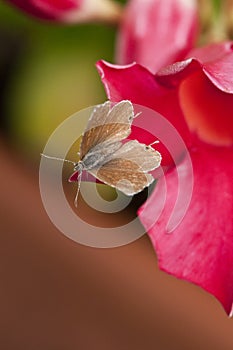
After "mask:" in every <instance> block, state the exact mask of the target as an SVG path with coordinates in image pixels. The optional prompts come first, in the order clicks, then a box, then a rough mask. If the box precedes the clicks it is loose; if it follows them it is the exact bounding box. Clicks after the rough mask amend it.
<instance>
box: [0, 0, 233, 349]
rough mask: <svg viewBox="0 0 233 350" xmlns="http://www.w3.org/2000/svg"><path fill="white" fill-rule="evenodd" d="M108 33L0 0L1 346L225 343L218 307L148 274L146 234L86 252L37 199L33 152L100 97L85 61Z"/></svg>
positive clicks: (104, 52)
mask: <svg viewBox="0 0 233 350" xmlns="http://www.w3.org/2000/svg"><path fill="white" fill-rule="evenodd" d="M114 38H115V28H114V27H105V26H102V25H82V26H73V27H63V26H58V25H54V24H53V25H51V24H45V23H41V22H36V21H34V20H33V19H30V18H27V17H26V16H23V15H21V14H19V13H17V12H16V11H15V10H13V9H11V8H9V7H7V6H5V5H3V4H1V5H0V39H1V47H0V89H1V96H0V111H1V114H0V124H1V131H0V137H1V138H0V161H1V163H0V164H1V165H0V166H1V169H0V196H1V202H0V348H1V349H3V350H8V349H9V350H14V349H17V350H18V349H24V350H29V349H30V350H32V349H33V350H40V349H43V350H73V349H79V350H89V349H103V350H104V349H108V350H115V349H118V350H119V349H120V350H121V349H122V350H128V349H129V350H131V349H132V350H136V349H156V350H157V349H158V350H170V349H179V350H181V349H198V350H199V349H212V350H215V349H219V350H220V349H221V350H228V349H229V350H230V349H233V323H232V320H231V319H230V318H228V317H227V315H226V314H225V312H224V311H223V309H222V307H221V305H220V304H219V303H218V302H217V301H216V300H215V299H214V298H213V297H212V296H210V295H208V294H207V293H205V292H204V291H202V290H201V289H200V288H198V287H196V286H194V285H191V284H188V283H186V282H183V281H178V280H177V279H175V278H173V277H172V276H169V275H167V274H165V273H163V272H161V271H159V269H158V267H157V261H156V256H155V253H154V251H153V248H152V246H151V244H150V241H149V239H148V237H147V236H146V235H144V236H143V237H142V238H141V239H139V240H137V241H136V242H134V243H131V244H129V245H126V246H123V247H119V248H114V249H95V248H89V247H86V246H82V245H79V244H77V243H75V242H73V241H71V240H69V239H68V238H66V237H65V236H64V235H62V234H61V233H60V232H58V231H57V230H56V228H55V227H54V226H53V224H52V223H51V222H50V220H49V218H48V217H47V215H46V213H45V210H44V208H43V206H42V203H41V199H40V194H39V187H38V166H39V160H40V152H41V151H42V149H43V147H44V144H45V142H46V140H47V138H48V137H49V135H50V134H51V132H52V131H53V130H54V128H56V126H57V125H59V123H60V122H61V121H62V120H64V119H65V118H66V117H68V116H69V115H71V114H72V113H74V112H76V111H78V110H80V109H82V108H85V107H88V106H89V105H93V104H97V103H100V102H102V101H104V100H105V99H106V97H105V94H104V90H103V87H102V84H101V82H100V79H99V76H98V74H97V72H96V69H95V67H94V64H95V62H96V61H97V60H98V59H100V58H103V59H106V60H110V61H112V60H113V52H114ZM72 195H73V193H72ZM80 205H82V204H80ZM82 210H83V211H84V212H85V210H86V209H85V207H82ZM130 213H131V212H130ZM130 213H128V215H131V214H130ZM93 215H95V214H93ZM96 217H97V216H96ZM104 220H105V222H106V224H108V223H109V226H111V225H112V224H114V222H113V221H114V220H115V224H116V225H117V223H118V222H119V220H120V219H119V217H111V216H109V215H107V214H106V217H105V218H104Z"/></svg>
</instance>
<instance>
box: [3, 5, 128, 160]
mask: <svg viewBox="0 0 233 350" xmlns="http://www.w3.org/2000/svg"><path fill="white" fill-rule="evenodd" d="M121 2H124V1H121ZM115 35H116V28H115V27H114V26H109V25H104V24H77V25H72V26H64V25H62V24H57V23H48V22H44V21H39V20H36V19H34V18H31V17H29V16H27V15H25V14H23V13H20V12H19V11H17V9H15V8H12V7H10V6H8V5H6V4H3V3H1V4H0V40H1V48H0V89H1V97H0V108H1V120H0V124H1V129H2V130H3V133H4V134H5V135H7V137H8V140H10V142H11V143H12V144H13V145H15V146H16V147H17V149H18V150H19V152H22V153H23V154H24V155H25V156H27V157H29V158H30V157H31V159H33V158H34V157H35V156H36V157H37V156H38V154H39V153H40V152H41V150H42V149H43V146H44V145H45V143H46V141H47V139H48V137H49V136H50V134H51V133H52V132H53V130H54V129H55V128H56V127H57V126H58V125H59V124H60V123H61V122H62V121H63V120H64V119H66V118H67V117H68V116H70V115H71V114H73V113H75V112H77V111H78V110H80V109H83V108H86V107H88V106H91V105H95V104H98V103H101V102H103V101H104V100H106V95H105V92H104V89H103V85H102V83H101V81H100V78H99V75H98V73H97V70H96V68H95V62H96V61H97V60H99V59H105V60H108V61H111V62H112V61H113V57H114V42H115Z"/></svg>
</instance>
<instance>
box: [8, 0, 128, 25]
mask: <svg viewBox="0 0 233 350" xmlns="http://www.w3.org/2000/svg"><path fill="white" fill-rule="evenodd" d="M5 1H6V2H8V3H10V4H12V5H14V6H16V7H17V8H18V9H20V10H22V11H24V12H26V13H27V14H30V15H32V16H35V17H37V18H39V19H43V20H50V21H58V22H64V23H78V22H87V21H100V20H102V21H109V22H113V21H118V20H119V18H120V16H121V7H120V6H119V5H118V4H117V3H115V2H113V1H111V0H5Z"/></svg>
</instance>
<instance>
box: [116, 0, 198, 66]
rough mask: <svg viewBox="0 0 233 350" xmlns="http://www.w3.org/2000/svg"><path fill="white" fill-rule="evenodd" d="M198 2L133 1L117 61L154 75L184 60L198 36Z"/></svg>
mask: <svg viewBox="0 0 233 350" xmlns="http://www.w3.org/2000/svg"><path fill="white" fill-rule="evenodd" d="M197 22H198V21H197V6H196V1H194V0H189V1H184V0H166V1H164V0H147V1H142V0H131V1H129V3H128V5H127V6H126V9H125V15H124V19H123V22H122V25H121V27H120V32H119V34H118V42H117V50H116V53H117V57H116V60H117V62H118V63H120V64H128V63H131V62H133V61H136V62H137V63H139V64H141V65H143V66H145V67H146V68H148V69H149V70H150V71H151V72H154V73H155V72H156V71H157V70H158V69H160V68H161V67H163V66H165V65H168V64H170V63H173V62H175V61H178V60H181V59H183V58H184V57H185V56H186V54H187V53H188V51H189V50H190V49H191V48H192V47H193V44H194V42H195V39H196V35H197V27H198V23H197Z"/></svg>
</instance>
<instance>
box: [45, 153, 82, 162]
mask: <svg viewBox="0 0 233 350" xmlns="http://www.w3.org/2000/svg"><path fill="white" fill-rule="evenodd" d="M40 155H41V156H42V157H44V158H48V159H54V160H60V161H62V162H67V163H71V164H73V165H76V163H75V162H72V161H71V160H68V159H63V158H57V157H51V156H47V155H46V154H43V153H41V154H40Z"/></svg>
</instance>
